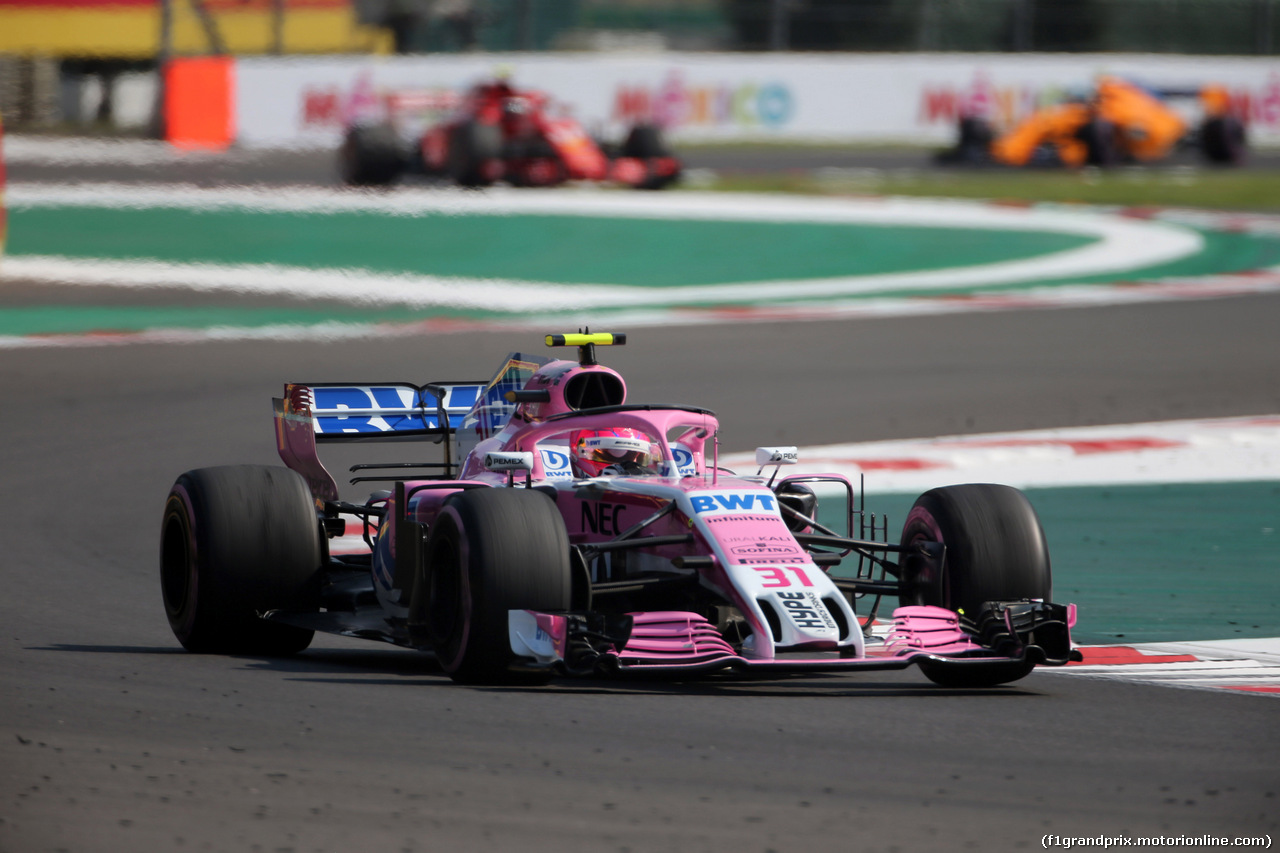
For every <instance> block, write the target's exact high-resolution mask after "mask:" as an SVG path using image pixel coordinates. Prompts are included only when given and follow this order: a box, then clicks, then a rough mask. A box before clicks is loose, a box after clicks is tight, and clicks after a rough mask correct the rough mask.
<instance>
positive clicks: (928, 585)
mask: <svg viewBox="0 0 1280 853" xmlns="http://www.w3.org/2000/svg"><path fill="white" fill-rule="evenodd" d="M931 542H936V543H940V544H941V545H943V546H944V547H945V552H944V555H943V557H942V559H941V562H937V561H935V560H933V559H929V558H926V557H923V556H921V555H920V554H918V553H917V554H913V553H912V550H913V549H914V546H917V545H919V544H920V543H931ZM901 544H902V547H903V548H904V556H903V560H902V570H901V580H902V582H903V583H904V585H905V591H904V592H903V593H902V595H901V596H900V599H899V601H900V603H901V604H902V605H903V606H907V605H932V606H935V607H945V608H946V609H948V610H953V611H955V612H956V613H959V614H960V615H961V616H968V617H970V618H973V619H976V618H977V617H978V616H979V614H980V613H981V611H982V606H983V604H984V603H986V602H988V601H1018V600H1021V599H1025V598H1034V599H1043V600H1046V601H1047V600H1048V599H1049V597H1050V591H1051V589H1052V583H1051V578H1050V572H1049V548H1048V545H1047V543H1046V542H1045V538H1044V530H1043V529H1042V528H1041V526H1040V519H1039V517H1038V516H1037V515H1036V511H1035V509H1034V508H1033V507H1032V506H1031V502H1030V501H1028V500H1027V497H1026V495H1024V494H1023V493H1022V492H1020V491H1018V490H1017V489H1014V488H1011V487H1009V486H1002V485H995V484H991V483H972V484H967V485H961V486H944V487H942V488H938V489H931V490H929V491H927V492H925V493H924V494H923V495H921V496H920V497H919V498H917V499H916V502H915V505H914V506H912V508H911V512H910V513H908V515H907V520H906V522H905V524H904V525H903V528H902V540H901ZM1032 667H1033V665H1032V664H1031V663H1029V662H1025V661H1011V662H1008V663H1005V662H1001V663H998V664H991V665H988V666H980V667H978V666H954V665H953V666H950V667H948V666H947V665H946V664H945V663H934V662H931V661H926V662H925V663H922V664H921V667H920V668H921V670H922V671H923V672H924V674H925V675H926V676H927V677H928V678H929V679H930V680H931V681H934V682H936V683H938V684H941V685H944V686H947V687H984V686H991V685H993V684H1003V683H1005V682H1008V681H1015V680H1017V679H1019V678H1021V677H1023V676H1024V675H1026V674H1027V673H1029V672H1030V671H1031V669H1032Z"/></svg>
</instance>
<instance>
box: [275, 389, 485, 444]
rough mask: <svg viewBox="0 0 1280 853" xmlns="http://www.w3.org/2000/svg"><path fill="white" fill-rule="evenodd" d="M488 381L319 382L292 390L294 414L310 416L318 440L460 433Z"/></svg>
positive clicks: (289, 392) (288, 392) (291, 411)
mask: <svg viewBox="0 0 1280 853" xmlns="http://www.w3.org/2000/svg"><path fill="white" fill-rule="evenodd" d="M485 385H486V383H484V382H433V383H429V384H426V385H413V384H410V383H407V382H386V383H378V384H368V385H363V384H338V383H317V384H314V385H303V384H298V385H288V386H286V387H285V395H286V399H287V400H288V401H289V406H288V409H289V414H290V415H293V416H294V417H299V416H300V417H304V418H305V417H309V418H311V419H312V422H313V423H314V428H315V435H316V438H317V439H319V440H321V441H325V440H329V441H338V440H342V439H344V438H347V439H360V438H365V439H368V438H376V437H385V438H398V437H402V436H404V437H407V436H410V435H433V434H434V435H439V434H441V433H450V432H453V431H454V430H456V429H457V428H458V425H459V424H461V423H462V419H463V418H464V417H465V416H466V414H467V412H469V411H471V408H472V407H473V406H474V405H475V403H476V400H478V399H479V397H480V395H481V394H482V393H483V392H484V389H485Z"/></svg>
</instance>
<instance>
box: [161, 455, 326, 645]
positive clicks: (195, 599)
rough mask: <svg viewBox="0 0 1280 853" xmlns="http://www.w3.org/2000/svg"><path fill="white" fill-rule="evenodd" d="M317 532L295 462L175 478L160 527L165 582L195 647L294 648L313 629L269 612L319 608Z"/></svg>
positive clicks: (183, 637)
mask: <svg viewBox="0 0 1280 853" xmlns="http://www.w3.org/2000/svg"><path fill="white" fill-rule="evenodd" d="M320 560H321V553H320V529H319V523H318V521H317V517H316V512H315V505H314V502H313V500H312V497H311V492H310V490H309V489H308V488H307V484H306V481H305V480H304V479H303V478H302V477H301V476H300V475H299V474H298V473H297V472H295V471H291V470H289V469H288V468H280V467H269V466H265V465H231V466H224V467H218V468H198V469H196V470H194V471H188V472H186V473H185V474H183V475H182V476H181V477H179V478H178V479H177V482H175V483H174V485H173V488H172V489H171V490H170V492H169V497H168V500H167V501H166V502H165V508H164V520H163V523H162V525H161V532H160V587H161V591H162V593H163V597H164V606H165V612H166V614H167V615H168V617H169V626H170V627H171V628H172V629H173V633H174V636H176V637H177V638H178V641H179V642H180V643H182V645H183V647H184V648H186V649H187V650H188V651H192V652H201V653H213V654H250V655H267V656H277V655H291V654H295V653H297V652H300V651H302V650H303V649H305V648H306V647H307V646H308V645H310V644H311V639H312V636H313V632H312V631H307V630H303V629H301V628H295V627H292V626H289V625H281V624H277V623H274V622H266V621H263V620H262V619H260V618H259V615H258V614H260V613H262V612H264V611H267V610H276V609H280V610H291V611H302V612H314V611H315V610H317V609H318V606H319V569H320Z"/></svg>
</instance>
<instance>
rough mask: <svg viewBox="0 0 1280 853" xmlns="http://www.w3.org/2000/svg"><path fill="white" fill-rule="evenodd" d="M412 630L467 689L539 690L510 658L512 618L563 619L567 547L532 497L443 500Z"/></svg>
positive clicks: (555, 521) (543, 675) (543, 500)
mask: <svg viewBox="0 0 1280 853" xmlns="http://www.w3.org/2000/svg"><path fill="white" fill-rule="evenodd" d="M425 551H426V554H425V557H424V559H423V564H424V573H423V575H422V576H421V577H420V578H419V580H418V583H417V584H416V587H415V593H416V594H415V596H414V603H413V606H412V607H411V609H410V610H411V615H410V621H411V623H419V624H422V625H423V626H424V627H425V631H426V634H427V636H428V637H429V638H430V640H431V644H432V646H433V647H434V649H435V652H436V657H437V658H438V659H439V661H440V666H441V668H442V669H443V670H444V671H445V672H446V673H448V674H449V675H450V676H451V677H452V678H453V680H454V681H457V682H460V683H464V684H513V683H515V684H529V683H535V684H536V683H545V682H546V681H547V680H549V679H550V677H551V674H550V673H549V672H542V671H540V672H529V671H522V670H521V669H520V667H519V664H520V661H518V660H517V659H516V657H515V655H513V654H512V652H511V643H510V639H509V636H508V611H510V610H538V611H543V612H547V611H551V612H554V611H563V610H568V609H569V607H570V603H571V591H572V582H571V576H570V562H569V537H568V534H567V533H566V532H565V527H564V520H563V519H562V518H561V517H560V512H559V511H558V510H557V509H556V506H555V504H554V503H553V502H552V501H551V499H550V498H548V497H547V496H546V495H544V494H542V493H541V492H536V491H525V490H515V489H506V488H489V489H469V490H467V491H465V492H460V493H458V494H457V495H454V496H453V497H451V498H449V500H448V501H446V502H445V505H444V507H443V508H442V509H441V511H440V515H439V516H438V517H437V519H436V521H435V523H434V524H433V525H432V526H431V531H430V533H429V534H428V536H427V543H426V549H425Z"/></svg>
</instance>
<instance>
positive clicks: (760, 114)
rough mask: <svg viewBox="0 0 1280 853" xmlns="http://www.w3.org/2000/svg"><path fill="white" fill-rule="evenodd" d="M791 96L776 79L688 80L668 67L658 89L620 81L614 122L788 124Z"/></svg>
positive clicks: (792, 110) (681, 125) (677, 125)
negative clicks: (727, 81)
mask: <svg viewBox="0 0 1280 853" xmlns="http://www.w3.org/2000/svg"><path fill="white" fill-rule="evenodd" d="M795 111H796V109H795V96H794V95H793V94H792V92H791V89H790V88H789V87H788V86H787V85H786V84H785V83H782V82H779V81H776V80H774V81H763V82H761V81H740V82H733V83H726V82H720V83H711V84H689V83H686V82H685V79H684V75H683V74H682V73H681V72H680V71H676V70H673V71H669V72H668V73H667V76H666V79H664V80H663V81H662V83H661V84H659V85H658V86H656V87H651V86H645V85H638V86H628V85H625V84H623V85H619V86H618V88H617V90H616V91H615V92H614V97H613V120H614V121H617V122H621V123H624V124H629V123H634V122H654V123H655V124H658V125H659V126H661V127H664V128H668V129H671V128H684V127H725V126H731V127H767V128H781V127H784V126H786V124H787V123H788V122H790V121H791V119H792V117H793V116H794V115H795Z"/></svg>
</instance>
